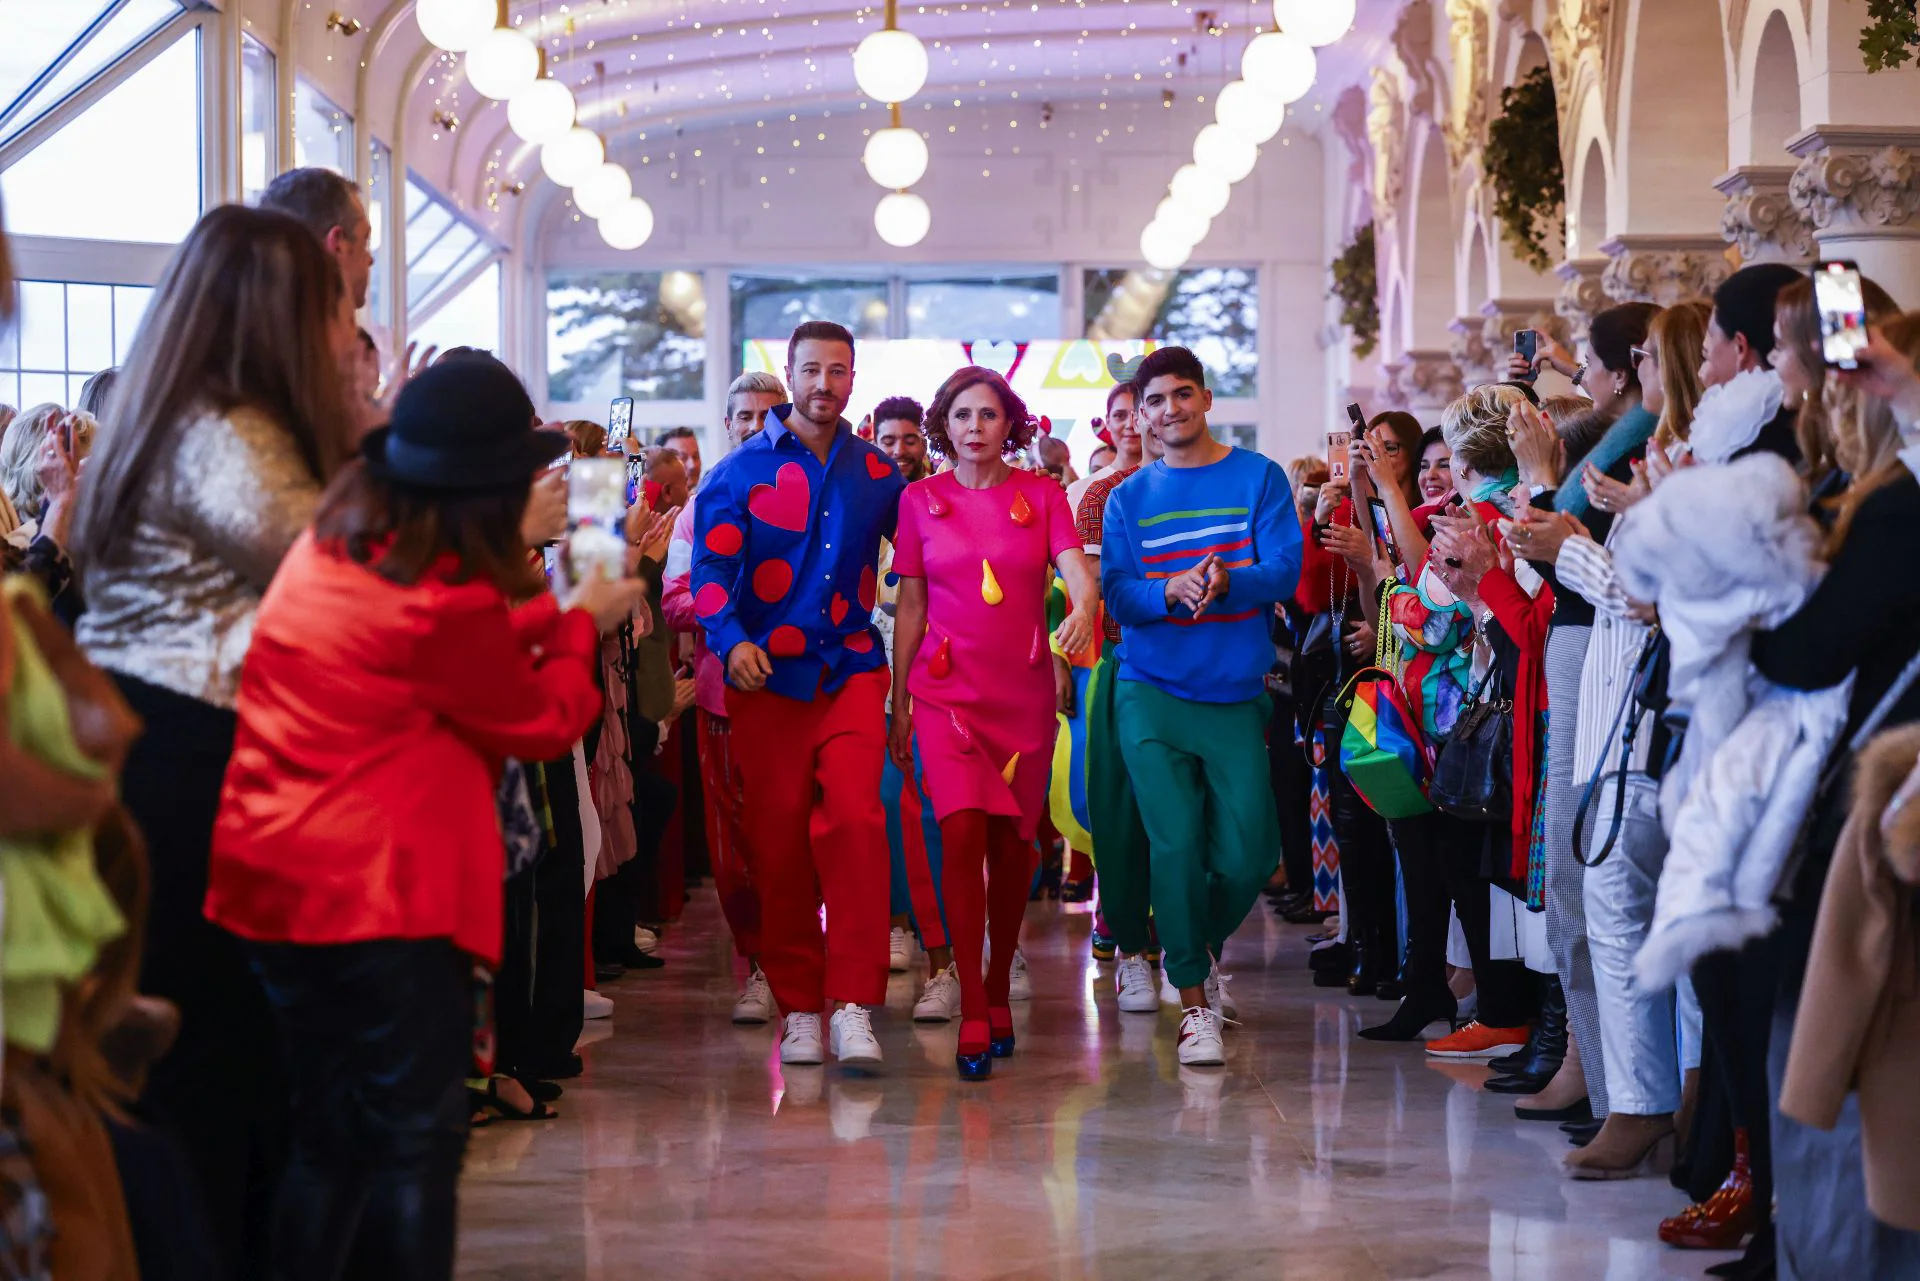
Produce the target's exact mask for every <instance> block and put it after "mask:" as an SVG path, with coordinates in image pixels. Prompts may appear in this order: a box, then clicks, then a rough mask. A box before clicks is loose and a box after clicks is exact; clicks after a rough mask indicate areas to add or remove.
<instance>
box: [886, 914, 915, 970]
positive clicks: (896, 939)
mask: <svg viewBox="0 0 1920 1281" xmlns="http://www.w3.org/2000/svg"><path fill="white" fill-rule="evenodd" d="M912 966H913V935H911V934H909V933H907V932H906V931H905V930H903V929H901V928H900V927H899V926H897V925H896V926H894V927H893V932H892V933H891V934H889V935H888V936H887V972H888V973H890V974H905V973H906V972H907V971H908V970H909V969H910V968H912Z"/></svg>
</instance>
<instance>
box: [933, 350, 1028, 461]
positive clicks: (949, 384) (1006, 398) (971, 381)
mask: <svg viewBox="0 0 1920 1281" xmlns="http://www.w3.org/2000/svg"><path fill="white" fill-rule="evenodd" d="M983 383H984V384H985V385H986V386H988V387H991V388H992V389H993V394H994V397H995V398H996V399H997V400H999V402H1000V412H1001V413H1003V414H1005V415H1006V417H1007V441H1006V444H1004V445H1002V446H1001V447H1000V452H1001V454H1003V455H1004V456H1006V457H1008V458H1012V457H1013V456H1014V455H1016V454H1018V453H1019V452H1020V451H1021V450H1023V449H1025V448H1026V447H1027V446H1028V445H1031V444H1032V443H1033V436H1034V433H1035V431H1037V430H1038V429H1039V424H1038V423H1036V422H1035V421H1034V419H1033V415H1032V414H1031V413H1029V412H1028V411H1027V402H1026V401H1024V400H1022V399H1020V396H1019V394H1018V393H1017V392H1015V391H1014V390H1013V388H1011V387H1009V386H1007V380H1006V379H1005V378H1002V377H1001V376H1000V375H999V374H997V373H995V372H994V371H993V370H991V369H984V368H982V367H981V366H979V365H967V366H964V367H963V368H960V369H956V370H954V371H953V373H952V374H950V375H948V377H947V381H945V382H943V383H941V384H940V390H939V391H938V392H936V393H934V397H933V403H932V404H931V405H928V406H927V421H926V423H925V425H924V426H922V427H921V428H920V432H921V434H922V435H924V436H925V437H926V438H927V443H928V444H929V445H932V446H933V447H934V449H935V450H937V451H938V452H939V454H940V456H941V457H942V458H958V457H959V454H958V452H957V451H956V450H955V449H954V447H953V438H952V437H951V436H949V435H947V414H948V413H949V412H951V411H952V409H953V402H954V401H956V400H958V399H959V398H960V393H961V392H963V391H965V390H967V388H969V387H978V386H980V385H981V384H983Z"/></svg>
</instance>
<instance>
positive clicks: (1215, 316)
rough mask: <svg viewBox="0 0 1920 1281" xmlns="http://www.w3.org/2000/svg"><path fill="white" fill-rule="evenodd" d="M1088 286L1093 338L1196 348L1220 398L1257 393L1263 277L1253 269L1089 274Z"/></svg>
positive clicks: (1088, 322)
mask: <svg viewBox="0 0 1920 1281" xmlns="http://www.w3.org/2000/svg"><path fill="white" fill-rule="evenodd" d="M1084 284H1085V297H1086V336H1087V337H1089V338H1094V339H1137V338H1152V339H1156V340H1158V341H1159V342H1162V343H1168V344H1173V345H1177V346H1182V347H1191V348H1192V349H1193V353H1194V355H1196V356H1198V357H1199V358H1200V363H1201V364H1203V365H1205V366H1206V369H1207V383H1208V386H1209V387H1210V388H1211V390H1212V391H1213V393H1214V394H1215V395H1217V396H1252V395H1254V394H1255V393H1256V392H1257V391H1258V389H1259V388H1258V377H1257V376H1258V373H1259V367H1260V303H1259V273H1257V272H1256V271H1254V270H1253V269H1252V268H1250V267H1192V268H1188V269H1186V270H1184V271H1176V272H1162V271H1134V270H1128V269H1125V268H1117V269H1114V270H1096V269H1089V270H1088V271H1087V273H1086V276H1085V279H1084Z"/></svg>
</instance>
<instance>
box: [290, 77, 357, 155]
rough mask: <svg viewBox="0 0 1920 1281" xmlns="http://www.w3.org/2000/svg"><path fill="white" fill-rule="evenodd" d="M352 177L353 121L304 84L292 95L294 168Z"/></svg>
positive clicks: (298, 86) (297, 87)
mask: <svg viewBox="0 0 1920 1281" xmlns="http://www.w3.org/2000/svg"><path fill="white" fill-rule="evenodd" d="M309 165H317V166H319V167H320V168H322V169H331V170H333V171H334V172H335V173H341V174H345V175H347V176H348V177H349V178H351V177H352V176H353V117H352V116H350V115H348V114H347V113H346V112H345V111H342V110H341V109H340V108H339V107H336V106H335V105H334V104H333V103H332V102H331V101H330V100H329V99H328V98H327V96H326V95H325V94H323V93H321V92H320V91H319V90H318V89H315V88H314V87H313V86H312V85H310V84H308V83H307V82H306V81H305V80H302V81H300V82H299V83H298V84H297V85H296V86H295V88H294V91H293V164H292V166H291V167H292V168H295V169H305V168H306V167H308V166H309Z"/></svg>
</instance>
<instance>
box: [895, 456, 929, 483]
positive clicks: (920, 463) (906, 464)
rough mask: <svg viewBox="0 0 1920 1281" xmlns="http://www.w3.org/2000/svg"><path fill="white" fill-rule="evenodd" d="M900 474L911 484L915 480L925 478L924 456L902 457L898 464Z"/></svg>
mask: <svg viewBox="0 0 1920 1281" xmlns="http://www.w3.org/2000/svg"><path fill="white" fill-rule="evenodd" d="M896 465H897V466H898V467H899V468H900V475H901V476H902V477H904V478H905V479H906V482H907V483H908V484H909V485H911V484H912V483H913V482H914V481H916V480H925V479H926V478H927V460H926V459H924V458H902V459H901V460H900V461H899V463H898V464H896Z"/></svg>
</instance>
